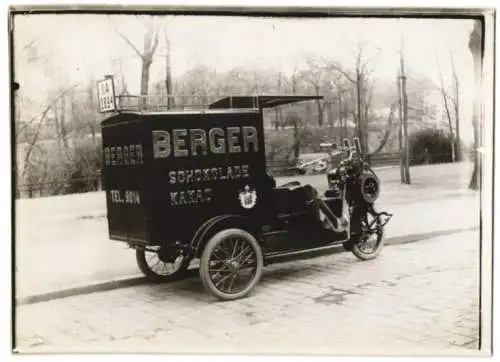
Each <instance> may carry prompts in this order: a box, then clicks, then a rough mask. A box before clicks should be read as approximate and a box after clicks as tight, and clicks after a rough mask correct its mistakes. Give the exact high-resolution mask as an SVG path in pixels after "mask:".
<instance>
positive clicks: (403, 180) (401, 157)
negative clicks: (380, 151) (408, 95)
mask: <svg viewBox="0 0 500 362" xmlns="http://www.w3.org/2000/svg"><path fill="white" fill-rule="evenodd" d="M397 85H398V102H399V125H398V148H399V172H400V175H401V183H402V184H405V183H406V174H405V160H404V152H403V97H402V96H401V70H399V71H398V78H397Z"/></svg>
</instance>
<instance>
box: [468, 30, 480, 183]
mask: <svg viewBox="0 0 500 362" xmlns="http://www.w3.org/2000/svg"><path fill="white" fill-rule="evenodd" d="M482 42H483V40H482V24H481V22H480V21H478V20H476V21H475V23H474V28H473V30H472V32H471V33H470V35H469V50H470V52H471V53H472V57H473V60H474V74H475V79H476V93H477V94H480V91H481V83H482V67H483V64H482V63H483V47H482ZM480 108H481V99H479V98H478V96H476V98H475V99H474V105H473V112H472V127H473V130H474V149H473V157H474V169H473V171H472V176H471V179H470V182H469V188H470V189H473V190H477V189H479V172H480V169H481V164H480V159H479V156H478V154H477V153H478V148H479V128H480V127H479V117H480V112H481V110H480Z"/></svg>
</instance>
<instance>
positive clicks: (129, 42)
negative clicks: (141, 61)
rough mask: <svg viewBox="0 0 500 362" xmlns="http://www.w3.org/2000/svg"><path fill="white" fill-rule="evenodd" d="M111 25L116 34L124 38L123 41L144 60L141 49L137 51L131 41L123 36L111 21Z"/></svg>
mask: <svg viewBox="0 0 500 362" xmlns="http://www.w3.org/2000/svg"><path fill="white" fill-rule="evenodd" d="M110 23H111V27H112V28H113V30H114V31H115V33H116V34H117V35H118V36H119V37H120V38H122V40H123V41H125V42H126V43H127V44H128V45H129V46H130V47H131V48H132V49H133V50H134V52H135V53H136V54H137V55H138V56H139V57H140V58H142V57H143V56H142V54H141V52H140V51H139V49H137V47H136V46H135V45H134V44H133V43H132V42H131V41H130V39H128V38H127V37H126V36H125V35H123V34H122V33H121V32H120V31H119V30H118V29H117V28H116V26H115V25H114V24H113V23H112V22H111V21H110Z"/></svg>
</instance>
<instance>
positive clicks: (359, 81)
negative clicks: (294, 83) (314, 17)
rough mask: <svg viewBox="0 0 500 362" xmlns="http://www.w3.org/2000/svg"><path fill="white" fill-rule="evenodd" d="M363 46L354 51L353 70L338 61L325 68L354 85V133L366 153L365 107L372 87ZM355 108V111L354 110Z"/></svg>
mask: <svg viewBox="0 0 500 362" xmlns="http://www.w3.org/2000/svg"><path fill="white" fill-rule="evenodd" d="M363 52H364V46H363V44H359V46H358V49H357V53H356V62H355V68H354V70H351V71H350V70H346V69H344V68H343V67H342V66H341V65H340V64H339V63H338V62H331V61H330V62H328V61H327V64H326V66H325V67H326V68H327V69H329V70H333V71H336V72H339V73H340V74H342V75H343V76H344V77H345V78H346V79H347V80H348V81H349V82H351V84H353V85H354V87H355V95H356V107H355V108H353V115H354V119H355V121H356V122H355V126H356V134H357V136H358V138H359V140H360V143H361V152H362V153H364V154H367V153H368V134H367V131H368V130H367V128H368V124H367V123H368V120H367V119H366V116H367V114H368V112H367V108H369V107H370V101H371V95H372V89H371V84H370V82H369V77H370V70H369V63H370V62H369V60H368V59H365V58H364V55H363ZM354 110H355V111H354Z"/></svg>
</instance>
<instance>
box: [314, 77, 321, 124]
mask: <svg viewBox="0 0 500 362" xmlns="http://www.w3.org/2000/svg"><path fill="white" fill-rule="evenodd" d="M314 88H315V90H316V95H317V96H319V95H320V93H321V92H320V91H321V90H320V88H319V86H315V87H314ZM316 107H317V108H318V126H319V127H323V106H322V104H321V99H316Z"/></svg>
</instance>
